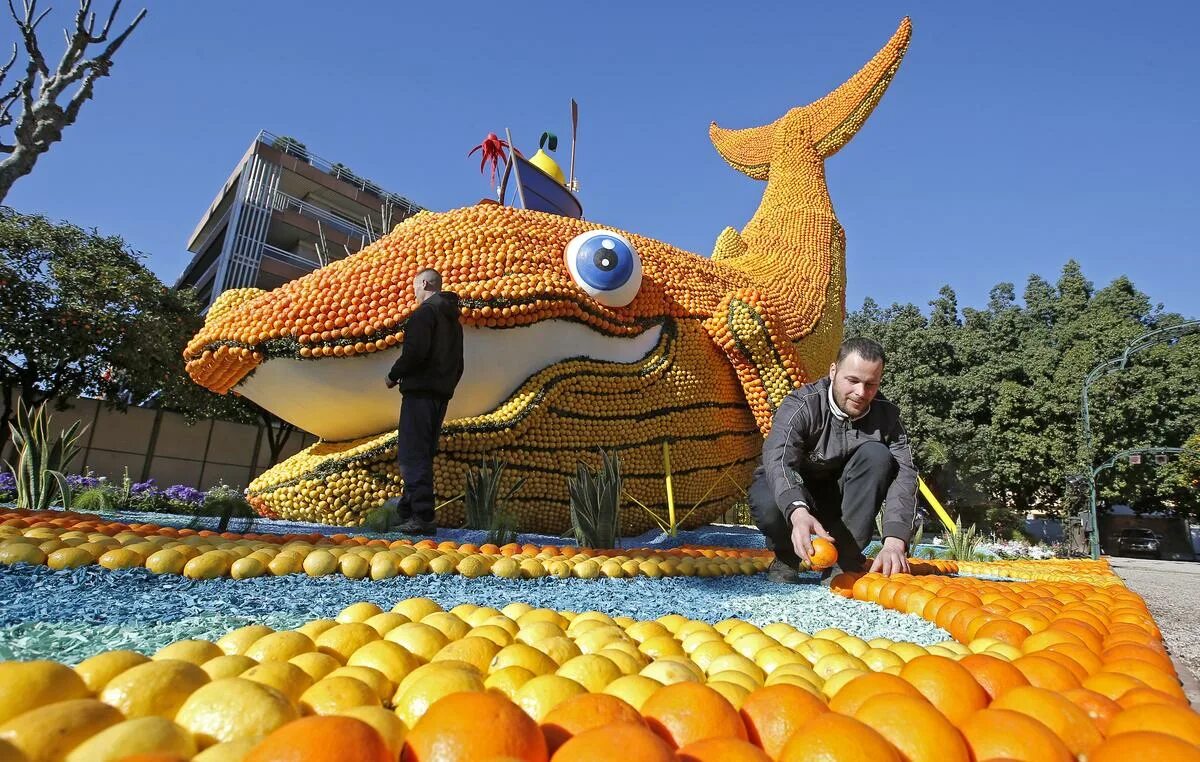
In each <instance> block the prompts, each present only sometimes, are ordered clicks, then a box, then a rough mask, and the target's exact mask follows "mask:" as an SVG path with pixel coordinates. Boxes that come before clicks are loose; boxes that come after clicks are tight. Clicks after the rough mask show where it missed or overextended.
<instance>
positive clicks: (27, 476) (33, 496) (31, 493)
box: [4, 400, 83, 511]
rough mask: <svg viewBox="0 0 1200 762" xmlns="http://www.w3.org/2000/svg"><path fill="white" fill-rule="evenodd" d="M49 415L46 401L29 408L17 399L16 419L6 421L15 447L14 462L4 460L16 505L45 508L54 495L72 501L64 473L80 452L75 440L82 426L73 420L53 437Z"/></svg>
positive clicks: (28, 507)
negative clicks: (15, 489) (15, 459)
mask: <svg viewBox="0 0 1200 762" xmlns="http://www.w3.org/2000/svg"><path fill="white" fill-rule="evenodd" d="M51 419H52V416H51V415H50V413H49V412H48V411H47V410H46V405H45V403H43V404H41V405H38V406H37V408H36V409H34V410H30V409H29V408H28V407H27V406H26V405H25V403H24V402H22V401H20V400H18V402H17V416H16V421H15V422H14V423H10V424H9V429H10V430H11V431H12V442H13V446H14V447H15V448H16V450H17V462H16V465H15V466H14V465H13V464H12V463H9V462H8V461H5V462H4V464H5V465H6V466H8V469H9V470H10V471H12V473H13V477H14V478H15V479H16V487H17V507H18V508H24V509H26V510H31V511H44V510H46V509H47V508H49V507H50V505H51V504H52V503H53V502H54V498H55V497H59V498H60V499H61V500H63V501H65V502H66V503H70V502H71V490H70V488H69V487H68V486H67V480H66V476H65V473H66V470H67V468H68V467H69V466H70V465H71V461H73V460H75V458H76V457H78V455H79V449H80V448H79V445H78V442H79V437H80V436H81V435H82V434H83V429H81V428H80V425H81V423H80V422H79V421H75V422H74V423H73V424H71V426H70V427H69V428H67V429H66V430H64V431H60V432H58V435H57V436H54V437H52V436H51V435H50V421H51ZM67 507H68V508H69V507H70V506H69V505H68V506H67Z"/></svg>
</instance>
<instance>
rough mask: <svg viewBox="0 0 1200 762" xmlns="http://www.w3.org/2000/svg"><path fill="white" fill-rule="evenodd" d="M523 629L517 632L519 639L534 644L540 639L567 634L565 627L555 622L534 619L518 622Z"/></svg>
mask: <svg viewBox="0 0 1200 762" xmlns="http://www.w3.org/2000/svg"><path fill="white" fill-rule="evenodd" d="M517 624H518V625H519V626H520V628H521V630H520V632H518V633H517V640H519V641H521V642H522V643H528V644H529V645H534V644H536V643H538V642H539V641H542V640H545V639H547V638H561V637H563V636H565V635H566V632H564V631H563V628H562V627H561V626H559V625H558V624H557V623H555V622H547V621H540V620H539V621H533V622H524V623H522V622H518V623H517Z"/></svg>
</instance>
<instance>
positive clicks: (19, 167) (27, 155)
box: [0, 143, 50, 202]
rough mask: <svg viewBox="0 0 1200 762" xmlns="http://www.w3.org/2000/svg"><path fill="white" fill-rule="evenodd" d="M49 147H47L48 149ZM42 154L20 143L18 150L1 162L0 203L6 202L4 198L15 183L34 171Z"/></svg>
mask: <svg viewBox="0 0 1200 762" xmlns="http://www.w3.org/2000/svg"><path fill="white" fill-rule="evenodd" d="M49 147H50V146H48V145H47V146H46V148H49ZM41 153H42V152H41V151H38V150H36V149H34V148H32V147H29V146H25V145H22V144H19V143H18V145H17V146H16V150H15V151H13V152H12V153H11V154H9V155H8V158H7V159H5V160H4V161H2V162H0V202H3V201H4V197H5V196H7V195H8V191H9V189H10V188H12V186H13V183H15V182H16V181H17V180H20V179H21V178H22V177H24V176H25V175H27V174H29V173H30V172H32V171H33V165H34V164H35V163H37V160H38V156H39V155H40V154H41Z"/></svg>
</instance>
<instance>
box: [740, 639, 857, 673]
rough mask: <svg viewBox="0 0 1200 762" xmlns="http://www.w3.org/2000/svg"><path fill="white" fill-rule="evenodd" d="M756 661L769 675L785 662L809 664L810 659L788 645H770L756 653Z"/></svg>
mask: <svg viewBox="0 0 1200 762" xmlns="http://www.w3.org/2000/svg"><path fill="white" fill-rule="evenodd" d="M864 653H865V652H864ZM754 663H755V664H757V665H758V666H760V667H762V670H763V672H766V673H767V674H768V675H769V674H771V673H772V672H774V671H775V670H776V669H778V668H779V667H781V666H783V665H784V664H803V665H805V666H808V659H805V658H804V657H803V656H801V655H800V654H798V653H796V652H795V651H793V650H792V649H790V648H788V647H786V646H768V647H767V648H764V649H762V650H761V651H759V652H758V653H756V654H755V655H754Z"/></svg>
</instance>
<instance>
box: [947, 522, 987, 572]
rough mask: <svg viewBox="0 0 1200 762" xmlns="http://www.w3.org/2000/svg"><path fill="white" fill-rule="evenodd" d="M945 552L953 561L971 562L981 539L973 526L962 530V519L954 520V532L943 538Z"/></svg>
mask: <svg viewBox="0 0 1200 762" xmlns="http://www.w3.org/2000/svg"><path fill="white" fill-rule="evenodd" d="M945 539H946V552H947V553H948V555H949V556H950V558H952V559H954V560H955V561H972V560H975V555H976V553H977V552H978V551H979V545H980V543H982V542H983V538H982V537H981V536H980V535H979V533H978V532H977V531H976V530H975V525H974V524H972V525H971V526H969V527H967V528H966V529H963V525H962V517H961V516H959V517H958V518H956V519H955V520H954V531H953V532H951V533H949V534H947V535H946V536H945Z"/></svg>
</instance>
